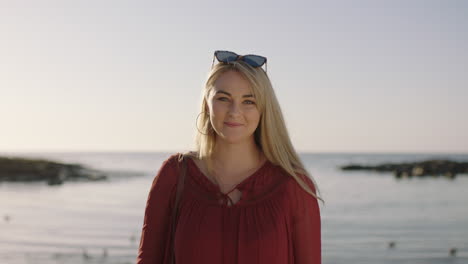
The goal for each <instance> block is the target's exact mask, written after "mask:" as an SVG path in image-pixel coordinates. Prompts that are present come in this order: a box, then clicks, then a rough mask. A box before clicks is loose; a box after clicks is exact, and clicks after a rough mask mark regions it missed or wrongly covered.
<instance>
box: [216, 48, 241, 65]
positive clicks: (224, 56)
mask: <svg viewBox="0 0 468 264" xmlns="http://www.w3.org/2000/svg"><path fill="white" fill-rule="evenodd" d="M215 55H216V58H217V59H218V61H222V62H231V61H235V60H237V57H238V55H237V54H235V53H234V52H230V51H216V53H215Z"/></svg>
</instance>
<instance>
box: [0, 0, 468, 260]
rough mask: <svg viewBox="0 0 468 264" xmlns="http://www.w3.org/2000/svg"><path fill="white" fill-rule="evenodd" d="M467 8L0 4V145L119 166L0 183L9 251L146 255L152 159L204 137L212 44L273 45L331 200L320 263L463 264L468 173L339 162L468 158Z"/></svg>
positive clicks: (278, 78)
mask: <svg viewBox="0 0 468 264" xmlns="http://www.w3.org/2000/svg"><path fill="white" fill-rule="evenodd" d="M467 14H468V2H466V1H461V0H460V1H456V0H452V1H417V0H415V1H352V2H351V1H327V2H324V1H288V2H286V1H254V2H252V1H242V0H241V1H236V2H229V3H222V2H219V1H208V0H201V1H196V2H194V1H191V2H189V1H173V2H161V1H87V0H83V1H67V0H65V1H64V0H62V1H52V0H45V1H32V0H31V1H21V0H20V1H6V0H0V157H23V158H34V159H50V160H53V161H57V162H63V163H79V164H83V165H84V166H87V167H90V168H93V169H96V170H99V171H102V172H104V173H105V174H106V175H107V176H108V177H107V179H106V180H105V181H72V182H66V183H64V184H56V185H49V184H47V183H45V182H44V181H33V182H25V181H6V180H4V181H1V180H0V216H1V217H2V218H1V219H0V263H6V264H9V263H14V264H17V263H134V262H135V258H136V253H137V247H138V243H139V239H140V232H141V227H142V224H143V213H144V206H145V203H146V198H147V195H148V191H149V187H150V185H151V182H152V180H153V178H154V176H155V174H156V172H157V170H158V169H159V167H160V165H161V163H162V162H163V161H164V160H165V159H166V158H167V157H169V155H171V154H172V153H175V152H181V151H186V150H189V149H191V148H192V147H193V141H194V137H195V132H196V127H195V120H196V117H197V115H198V113H199V104H200V102H201V91H202V88H203V84H204V81H205V80H206V77H207V74H208V71H209V70H210V68H211V64H212V60H213V52H214V51H215V50H230V51H234V52H236V53H238V54H258V55H262V56H265V57H267V58H268V62H267V65H268V66H267V73H268V75H269V77H270V79H271V81H272V83H273V87H274V89H275V92H276V95H277V97H278V100H279V101H280V104H281V107H282V111H283V114H284V116H285V119H286V123H287V126H288V130H289V133H290V136H291V139H292V141H293V144H294V146H295V148H296V150H297V151H298V152H299V154H300V156H301V158H302V159H303V161H304V163H305V164H306V166H307V169H308V170H309V171H310V172H311V174H312V175H313V176H314V177H315V179H316V181H317V183H318V185H319V187H320V189H321V191H322V196H323V198H324V200H325V201H326V203H325V205H324V206H322V223H323V231H322V232H323V233H322V245H323V262H324V263H330V264H331V263H395V262H398V263H467V262H468V207H467V206H466V202H467V201H468V194H465V190H466V188H467V187H468V177H466V176H467V174H460V175H458V176H457V177H455V178H447V177H422V178H408V179H400V180H398V179H396V178H395V177H394V176H393V175H392V173H377V172H373V171H352V172H345V171H343V170H341V169H340V166H343V165H347V164H350V163H360V164H368V165H376V164H380V163H389V162H395V163H404V162H416V161H421V160H429V159H446V160H451V161H458V162H462V161H465V162H466V161H468V117H467V114H468V104H467V103H466V102H467V99H468V89H467V87H468V75H467V74H466V72H468V63H467V61H468V50H467V49H466V47H467V46H468V16H467ZM0 169H1V167H0ZM0 174H1V171H0ZM0 178H1V177H0Z"/></svg>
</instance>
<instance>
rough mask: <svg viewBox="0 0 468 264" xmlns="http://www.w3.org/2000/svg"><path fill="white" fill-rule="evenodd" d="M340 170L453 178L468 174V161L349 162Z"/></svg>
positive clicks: (406, 176)
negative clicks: (367, 163) (362, 163)
mask: <svg viewBox="0 0 468 264" xmlns="http://www.w3.org/2000/svg"><path fill="white" fill-rule="evenodd" d="M341 169H342V170H347V171H349V170H370V171H377V172H392V173H393V174H394V176H395V178H397V179H400V178H410V177H413V176H415V177H439V176H441V177H447V178H450V179H454V178H455V177H456V176H457V175H458V174H468V162H456V161H450V160H426V161H420V162H413V163H384V164H379V165H375V166H366V165H360V164H350V165H346V166H342V167H341Z"/></svg>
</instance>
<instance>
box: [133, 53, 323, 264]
mask: <svg viewBox="0 0 468 264" xmlns="http://www.w3.org/2000/svg"><path fill="white" fill-rule="evenodd" d="M215 57H216V58H217V59H218V61H219V62H220V63H217V64H216V65H214V67H212V70H211V72H210V73H209V76H208V79H207V81H206V84H205V88H204V90H203V100H202V103H201V112H200V114H199V116H198V118H197V121H198V122H196V125H197V129H198V134H197V137H196V149H195V151H191V152H188V153H184V157H185V158H184V159H185V161H186V177H185V179H186V180H185V181H184V185H183V186H184V187H183V191H182V195H181V198H180V200H179V201H180V202H179V205H178V214H176V215H177V216H178V218H177V221H176V223H177V224H176V225H175V226H171V223H172V221H171V216H172V213H173V208H174V202H175V197H176V187H177V182H178V178H179V175H180V173H181V171H180V169H179V168H180V167H181V166H179V165H180V163H179V161H178V155H177V154H174V155H171V156H170V157H168V158H167V159H166V160H165V161H164V163H163V164H162V166H161V168H160V169H159V171H158V173H157V175H156V177H155V178H154V181H153V184H152V186H151V189H150V192H149V195H148V200H147V204H146V209H145V217H144V223H143V229H142V235H141V239H140V246H139V251H138V257H137V263H138V264H149V263H152V264H155V263H164V264H166V263H171V262H173V261H174V259H172V257H175V262H176V263H177V264H189V263H190V264H198V263H200V264H201V263H203V264H215V263H216V264H219V263H229V264H235V263H236V264H237V263H242V264H249V263H268V264H286V263H291V264H293V263H295V264H320V263H321V230H320V227H321V224H320V210H319V206H318V202H317V199H320V198H319V197H318V195H317V190H318V188H317V186H316V184H315V181H314V180H313V179H312V177H311V176H310V175H309V173H308V172H307V171H306V169H305V168H304V165H303V164H302V162H301V160H300V158H299V156H298V155H297V153H296V151H295V150H294V147H293V145H292V144H291V141H290V139H289V135H288V132H287V129H286V125H285V122H284V119H283V115H282V113H281V109H280V106H279V103H278V100H277V99H276V96H275V93H274V91H273V88H272V85H271V83H270V80H269V78H268V76H267V74H266V72H265V71H264V70H263V69H262V68H261V66H262V65H263V64H265V63H266V58H265V57H262V56H258V55H245V56H239V55H237V54H235V53H233V52H229V51H216V52H215ZM213 62H214V58H213ZM198 119H199V120H198ZM171 228H174V230H175V235H174V240H173V241H171V232H170V230H171ZM172 252H174V256H172V254H171V253H172Z"/></svg>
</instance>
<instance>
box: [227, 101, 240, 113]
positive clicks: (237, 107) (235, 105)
mask: <svg viewBox="0 0 468 264" xmlns="http://www.w3.org/2000/svg"><path fill="white" fill-rule="evenodd" d="M240 113H241V107H240V105H239V104H238V103H232V104H231V105H230V106H229V114H231V115H235V114H240Z"/></svg>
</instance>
